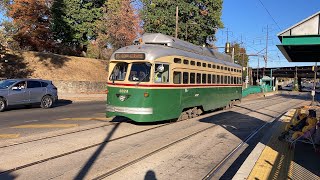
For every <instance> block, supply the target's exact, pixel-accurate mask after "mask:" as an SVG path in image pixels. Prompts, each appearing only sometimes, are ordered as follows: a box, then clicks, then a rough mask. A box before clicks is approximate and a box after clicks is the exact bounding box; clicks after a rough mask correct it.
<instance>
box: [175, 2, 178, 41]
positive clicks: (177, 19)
mask: <svg viewBox="0 0 320 180" xmlns="http://www.w3.org/2000/svg"><path fill="white" fill-rule="evenodd" d="M178 21H179V7H178V6H177V8H176V36H175V37H176V38H178Z"/></svg>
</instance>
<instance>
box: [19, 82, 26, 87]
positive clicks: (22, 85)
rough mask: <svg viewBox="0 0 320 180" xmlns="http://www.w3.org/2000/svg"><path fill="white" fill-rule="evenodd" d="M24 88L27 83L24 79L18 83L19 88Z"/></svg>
mask: <svg viewBox="0 0 320 180" xmlns="http://www.w3.org/2000/svg"><path fill="white" fill-rule="evenodd" d="M24 88H26V83H25V82H24V81H22V82H20V83H19V84H18V89H24Z"/></svg>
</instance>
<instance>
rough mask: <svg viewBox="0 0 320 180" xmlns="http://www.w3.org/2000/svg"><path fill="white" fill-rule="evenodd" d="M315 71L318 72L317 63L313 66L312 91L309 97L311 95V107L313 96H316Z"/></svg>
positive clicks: (313, 102) (313, 103)
mask: <svg viewBox="0 0 320 180" xmlns="http://www.w3.org/2000/svg"><path fill="white" fill-rule="evenodd" d="M317 71H318V64H317V62H316V63H315V66H314V78H313V90H312V91H311V95H312V102H311V106H314V105H315V101H314V99H315V95H316V80H317Z"/></svg>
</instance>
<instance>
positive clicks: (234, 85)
mask: <svg viewBox="0 0 320 180" xmlns="http://www.w3.org/2000/svg"><path fill="white" fill-rule="evenodd" d="M107 84H108V85H111V86H129V87H130V86H131V87H135V86H136V85H135V84H125V83H109V82H108V83H107ZM222 86H228V87H242V86H241V85H238V84H192V85H190V84H188V85H174V84H139V85H138V86H137V87H222Z"/></svg>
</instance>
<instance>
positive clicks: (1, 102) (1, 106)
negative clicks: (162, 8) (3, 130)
mask: <svg viewBox="0 0 320 180" xmlns="http://www.w3.org/2000/svg"><path fill="white" fill-rule="evenodd" d="M6 107H7V104H6V101H5V100H4V99H3V98H0V112H2V111H4V110H5V109H6Z"/></svg>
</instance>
